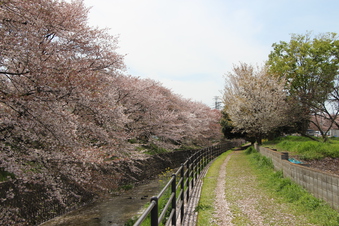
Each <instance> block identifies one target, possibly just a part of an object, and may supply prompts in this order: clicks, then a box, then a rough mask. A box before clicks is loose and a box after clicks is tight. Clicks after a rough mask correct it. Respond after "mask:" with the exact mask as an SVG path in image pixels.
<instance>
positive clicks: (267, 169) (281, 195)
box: [249, 151, 339, 226]
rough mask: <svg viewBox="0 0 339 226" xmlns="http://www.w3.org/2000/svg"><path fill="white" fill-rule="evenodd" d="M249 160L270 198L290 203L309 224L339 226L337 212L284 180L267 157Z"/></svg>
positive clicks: (297, 214)
mask: <svg viewBox="0 0 339 226" xmlns="http://www.w3.org/2000/svg"><path fill="white" fill-rule="evenodd" d="M249 152H250V151H249ZM249 159H250V162H251V164H253V165H255V166H256V175H257V176H258V179H259V181H260V185H261V186H262V187H263V188H264V189H266V190H267V191H268V195H269V196H271V197H273V198H275V199H280V200H281V202H286V203H288V204H289V205H290V209H291V211H292V212H291V213H292V214H294V215H296V216H304V217H306V218H307V220H308V221H309V223H311V224H315V225H326V226H335V225H336V226H338V225H339V213H338V212H337V211H335V210H334V209H332V208H331V207H330V206H329V205H328V204H327V203H325V202H324V201H322V200H319V199H317V198H315V197H314V196H313V195H311V194H310V193H308V192H307V191H306V190H305V189H303V188H302V187H301V186H299V185H297V184H296V183H294V182H292V181H291V180H290V179H288V178H284V177H283V174H282V172H281V171H278V172H277V171H274V170H273V165H272V163H271V161H270V160H267V158H266V157H265V156H261V155H260V154H259V153H251V154H250V155H249ZM265 159H266V160H265Z"/></svg>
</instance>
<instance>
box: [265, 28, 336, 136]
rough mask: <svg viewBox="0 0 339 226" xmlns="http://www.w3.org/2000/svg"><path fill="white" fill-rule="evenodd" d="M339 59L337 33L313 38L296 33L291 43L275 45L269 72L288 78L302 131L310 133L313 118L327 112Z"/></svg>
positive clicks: (309, 33) (291, 96) (307, 34)
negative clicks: (309, 128) (309, 126)
mask: <svg viewBox="0 0 339 226" xmlns="http://www.w3.org/2000/svg"><path fill="white" fill-rule="evenodd" d="M338 56H339V40H338V36H337V34H336V33H324V34H320V35H318V36H313V35H312V33H311V32H308V33H306V34H305V35H297V34H293V35H292V36H291V40H290V42H284V41H280V42H279V43H274V44H273V50H272V51H271V53H270V55H269V60H268V62H267V64H268V65H269V72H270V73H271V74H275V75H276V76H278V77H282V78H285V79H286V87H288V92H289V99H290V100H291V102H293V103H294V110H295V112H297V114H298V115H299V119H298V121H299V122H300V123H299V125H300V124H301V125H302V126H299V131H298V132H301V133H305V132H306V129H307V127H308V125H309V123H310V116H311V115H317V114H319V113H323V112H324V111H325V109H324V108H326V102H327V100H328V97H329V94H330V93H332V92H333V88H334V85H335V82H334V80H335V77H336V75H337V74H338V69H339V64H338V63H339V59H338ZM294 116H295V114H294ZM319 129H320V128H319ZM320 131H321V129H320Z"/></svg>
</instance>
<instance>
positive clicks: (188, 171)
mask: <svg viewBox="0 0 339 226" xmlns="http://www.w3.org/2000/svg"><path fill="white" fill-rule="evenodd" d="M190 161H191V158H189V159H188V161H187V166H186V170H187V176H186V177H187V185H186V186H187V194H186V200H187V201H188V199H189V197H190V173H191V171H190Z"/></svg>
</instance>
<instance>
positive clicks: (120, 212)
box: [40, 179, 161, 226]
mask: <svg viewBox="0 0 339 226" xmlns="http://www.w3.org/2000/svg"><path fill="white" fill-rule="evenodd" d="M160 190H161V185H160V182H159V179H156V180H153V181H149V182H147V183H144V184H141V185H138V186H136V187H134V188H133V189H131V190H128V191H125V192H123V193H122V194H121V195H119V196H115V197H113V196H112V197H109V198H106V199H101V200H100V199H99V200H97V201H95V202H94V203H91V204H89V205H86V206H84V207H81V208H79V209H77V210H74V211H72V212H70V213H67V214H65V215H62V216H59V217H56V218H53V219H51V220H49V221H47V222H45V223H43V224H41V225H40V226H99V225H100V226H106V225H107V226H118V225H119V226H120V225H124V224H125V223H126V221H128V220H129V219H130V218H132V217H133V216H135V215H137V214H140V213H141V212H142V210H143V206H144V205H145V204H146V203H147V202H149V201H150V198H151V197H152V196H155V195H157V194H158V193H159V192H160Z"/></svg>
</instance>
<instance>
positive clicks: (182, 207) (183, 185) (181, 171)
mask: <svg viewBox="0 0 339 226" xmlns="http://www.w3.org/2000/svg"><path fill="white" fill-rule="evenodd" d="M180 177H181V179H182V180H181V182H180V187H181V190H182V192H181V197H180V198H181V213H180V222H181V223H182V221H183V220H184V214H185V169H184V165H183V164H182V165H181V170H180Z"/></svg>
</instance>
